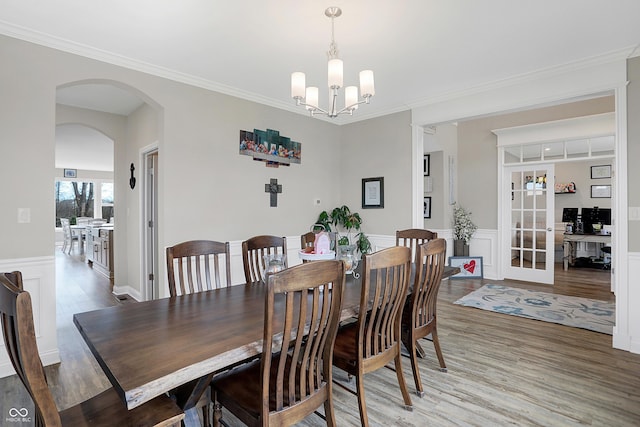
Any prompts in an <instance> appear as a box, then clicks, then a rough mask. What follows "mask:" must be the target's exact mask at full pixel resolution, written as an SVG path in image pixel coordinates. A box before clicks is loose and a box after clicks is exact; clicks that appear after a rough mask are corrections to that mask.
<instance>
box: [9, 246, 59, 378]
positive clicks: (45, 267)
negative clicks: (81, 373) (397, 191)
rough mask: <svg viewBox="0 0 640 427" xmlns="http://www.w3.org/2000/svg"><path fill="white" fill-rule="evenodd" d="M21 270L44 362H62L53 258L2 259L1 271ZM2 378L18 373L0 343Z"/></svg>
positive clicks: (45, 363) (50, 363)
mask: <svg viewBox="0 0 640 427" xmlns="http://www.w3.org/2000/svg"><path fill="white" fill-rule="evenodd" d="M16 270H18V271H20V272H22V280H23V284H24V289H25V290H26V291H28V292H29V294H30V295H31V304H32V307H33V322H34V325H35V330H36V340H37V343H38V350H39V352H40V358H41V359H42V363H43V364H44V365H45V366H46V365H52V364H54V363H59V362H60V354H59V352H58V338H57V330H56V280H55V277H56V272H55V258H54V257H52V256H51V257H37V258H25V259H5V260H0V271H3V272H7V271H16ZM0 347H1V348H2V349H1V350H0V378H4V377H7V376H9V375H13V374H15V370H14V369H13V366H12V365H11V361H10V360H9V355H8V354H7V351H6V348H5V345H4V341H2V342H1V343H0Z"/></svg>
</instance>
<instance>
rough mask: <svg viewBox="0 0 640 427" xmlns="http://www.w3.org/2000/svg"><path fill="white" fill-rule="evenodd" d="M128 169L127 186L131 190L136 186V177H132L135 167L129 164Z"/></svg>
mask: <svg viewBox="0 0 640 427" xmlns="http://www.w3.org/2000/svg"><path fill="white" fill-rule="evenodd" d="M130 169H131V178H129V186H130V187H131V189H132V190H133V188H134V187H135V186H136V177H135V176H133V171H134V170H136V167H135V166H133V163H131V167H130Z"/></svg>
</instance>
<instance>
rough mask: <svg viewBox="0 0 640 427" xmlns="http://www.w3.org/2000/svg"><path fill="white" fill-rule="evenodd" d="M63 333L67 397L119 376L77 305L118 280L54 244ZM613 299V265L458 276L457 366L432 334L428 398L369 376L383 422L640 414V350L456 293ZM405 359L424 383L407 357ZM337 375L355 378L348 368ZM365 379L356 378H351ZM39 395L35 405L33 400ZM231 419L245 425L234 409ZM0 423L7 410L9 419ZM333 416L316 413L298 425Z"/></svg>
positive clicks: (442, 314) (446, 299)
mask: <svg viewBox="0 0 640 427" xmlns="http://www.w3.org/2000/svg"><path fill="white" fill-rule="evenodd" d="M56 261H57V262H56V275H57V294H58V301H57V308H58V316H57V317H58V341H59V346H60V357H61V359H62V363H60V364H59V365H55V366H50V367H47V368H46V372H47V375H48V378H49V385H50V387H51V389H52V390H53V393H54V396H55V400H56V403H57V404H58V407H59V408H60V409H63V408H66V407H68V406H70V405H72V404H74V403H76V402H79V401H81V400H84V399H86V398H88V397H90V396H92V395H94V394H97V393H98V392H100V391H101V390H103V389H104V388H106V387H108V386H109V383H108V381H107V379H106V377H105V376H104V374H103V373H102V371H101V369H100V367H99V366H98V365H97V363H96V362H95V360H94V359H93V357H92V356H91V353H90V352H89V350H88V349H87V347H86V345H85V344H84V341H83V340H82V338H81V337H80V335H79V333H78V332H77V330H76V328H75V326H74V325H73V323H72V320H71V317H72V314H73V313H75V312H81V311H87V310H92V309H96V308H99V307H104V306H110V305H115V304H120V303H122V302H121V301H118V300H117V299H116V298H114V297H113V296H112V295H111V294H110V293H109V282H108V280H106V279H103V278H102V277H101V276H99V275H97V274H95V273H94V272H93V271H92V270H91V269H90V268H89V267H88V266H86V264H84V263H82V262H81V261H80V260H79V259H78V258H77V257H73V256H68V255H65V254H62V253H60V251H56ZM490 282H491V283H501V284H505V285H508V286H513V287H522V288H527V289H534V290H541V291H545V292H554V293H559V294H564V295H574V296H582V297H587V298H594V299H600V300H608V301H613V300H614V299H615V298H614V296H613V294H612V293H611V292H610V283H609V272H607V271H600V270H588V269H570V270H569V271H568V272H564V271H562V269H561V268H558V269H556V284H555V286H553V287H550V286H546V285H539V284H534V283H525V282H515V281H490V280H449V281H445V282H443V284H442V287H441V290H440V295H439V306H438V319H439V335H440V341H441V345H442V350H443V353H444V357H445V361H446V363H447V366H448V372H446V373H445V372H440V371H439V370H438V362H437V359H436V357H435V353H434V351H433V346H432V345H431V343H430V342H428V341H423V342H422V346H423V348H424V349H425V351H426V353H427V358H425V359H423V360H422V361H421V366H420V369H421V374H422V378H423V385H424V387H425V391H426V394H425V397H423V398H422V399H420V398H418V397H417V396H415V395H412V399H413V411H412V412H409V411H406V410H405V409H404V408H403V407H402V399H401V395H400V391H399V389H398V386H397V380H396V376H395V373H394V372H393V371H391V370H389V369H382V370H379V371H378V372H375V373H372V374H369V375H367V376H366V377H365V390H366V400H367V406H368V411H369V420H370V423H371V425H373V426H505V425H514V426H583V425H588V426H640V355H637V354H631V353H628V352H624V351H621V350H614V349H612V347H611V339H612V338H611V336H609V335H605V334H600V333H596V332H590V331H586V330H582V329H576V328H570V327H566V326H561V325H555V324H551V323H546V322H541V321H535V320H529V319H524V318H519V317H514V316H508V315H503V314H497V313H491V312H487V311H483V310H478V309H474V308H469V307H461V306H458V305H454V304H452V303H453V302H454V301H456V300H457V299H458V298H460V297H462V296H463V295H466V294H467V293H469V292H471V291H473V290H475V289H477V288H479V287H481V286H482V285H483V284H484V283H490ZM403 370H404V373H405V378H406V379H407V382H408V384H409V387H410V390H411V391H414V390H415V388H414V386H413V379H412V376H411V367H410V363H409V360H408V359H406V358H403ZM335 376H336V378H337V379H338V380H340V381H346V376H345V375H344V373H343V372H341V371H338V370H336V372H335ZM351 385H352V386H354V387H355V381H353V382H352V383H351ZM0 389H1V390H2V391H3V398H2V400H1V401H0V403H1V404H2V405H3V408H2V410H3V412H2V419H4V417H5V416H6V414H7V410H8V409H7V408H9V407H13V406H16V405H18V404H22V405H27V406H24V407H27V408H29V406H28V405H29V403H28V398H26V397H25V393H24V391H23V389H22V386H21V384H20V383H19V382H18V381H17V380H16V378H15V376H14V377H9V378H5V379H0ZM334 399H335V404H336V418H337V420H338V425H339V426H358V425H360V420H359V415H358V406H357V399H356V397H355V396H353V395H351V394H349V393H347V392H346V391H344V390H341V389H340V388H339V387H335V388H334ZM31 407H32V406H31ZM224 418H225V419H226V420H227V421H229V422H230V423H231V425H239V424H237V423H236V422H235V420H233V418H232V417H231V416H230V415H228V414H226V413H225V415H224ZM0 424H2V422H0ZM323 424H324V422H323V421H322V420H321V419H320V418H319V417H316V416H315V415H312V416H311V417H309V418H307V419H306V420H305V421H303V422H302V423H301V424H300V425H302V426H316V425H323Z"/></svg>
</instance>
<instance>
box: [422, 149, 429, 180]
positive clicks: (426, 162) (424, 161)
mask: <svg viewBox="0 0 640 427" xmlns="http://www.w3.org/2000/svg"><path fill="white" fill-rule="evenodd" d="M422 164H423V166H422V168H423V169H424V176H429V175H430V174H431V155H430V154H425V155H424V157H423V158H422Z"/></svg>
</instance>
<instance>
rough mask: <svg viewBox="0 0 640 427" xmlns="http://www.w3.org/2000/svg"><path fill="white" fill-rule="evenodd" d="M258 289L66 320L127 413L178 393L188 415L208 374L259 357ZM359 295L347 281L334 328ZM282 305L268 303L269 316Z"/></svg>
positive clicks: (352, 312)
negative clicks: (160, 396) (339, 316)
mask: <svg viewBox="0 0 640 427" xmlns="http://www.w3.org/2000/svg"><path fill="white" fill-rule="evenodd" d="M457 272H459V269H457V268H456V267H446V268H445V273H446V275H447V276H450V275H452V274H456V273H457ZM266 289H267V287H266V286H265V285H264V284H262V283H248V284H244V285H235V286H230V287H226V288H220V289H215V290H209V291H204V292H197V293H192V294H186V295H181V296H176V297H170V298H162V299H155V300H150V301H143V302H138V303H132V304H123V305H119V306H114V307H108V308H102V309H99V310H94V311H89V312H84V313H77V314H74V316H73V322H74V324H75V325H76V327H77V328H78V330H79V331H80V334H81V335H82V337H83V339H84V340H85V342H86V343H87V345H88V347H89V349H90V351H91V353H92V354H93V355H94V357H95V358H96V360H97V362H98V364H99V365H100V367H101V368H102V370H103V371H104V373H105V374H106V376H107V378H108V379H109V381H110V382H111V383H112V385H113V387H114V389H115V390H116V391H117V392H118V394H119V395H120V397H121V398H122V400H123V402H124V403H125V404H126V406H127V408H129V409H133V408H136V407H138V406H140V405H142V404H144V403H145V402H148V401H149V400H151V399H153V398H154V397H156V396H159V395H161V394H164V393H167V392H169V391H172V390H182V392H181V395H180V396H178V404H179V405H182V406H181V407H183V408H184V409H188V408H190V407H193V405H194V404H195V402H197V401H198V399H199V397H200V395H201V394H202V392H204V391H205V390H206V387H208V384H209V382H210V381H211V378H212V377H213V375H214V374H215V373H216V372H220V371H223V370H226V369H228V368H229V367H231V366H234V365H237V364H239V363H242V362H243V361H246V360H248V359H251V358H253V357H255V356H257V355H259V354H260V353H261V351H262V337H263V323H264V306H265V292H266ZM360 293H361V281H360V279H354V278H353V277H351V275H348V276H347V280H346V281H345V288H344V294H343V304H342V312H341V319H342V320H346V319H349V318H354V317H356V316H357V315H358V312H359V309H360V307H359V305H360ZM280 297H282V295H280ZM283 304H284V299H283V298H276V301H275V312H276V316H278V315H280V316H282V314H283V312H284V307H283Z"/></svg>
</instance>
